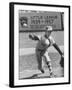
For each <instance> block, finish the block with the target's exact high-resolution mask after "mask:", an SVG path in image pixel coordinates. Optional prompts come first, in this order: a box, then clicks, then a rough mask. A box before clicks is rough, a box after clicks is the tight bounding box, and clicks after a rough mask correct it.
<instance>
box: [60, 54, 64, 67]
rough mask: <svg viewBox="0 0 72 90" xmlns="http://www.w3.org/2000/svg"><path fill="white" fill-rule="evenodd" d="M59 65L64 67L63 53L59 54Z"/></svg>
mask: <svg viewBox="0 0 72 90" xmlns="http://www.w3.org/2000/svg"><path fill="white" fill-rule="evenodd" d="M60 65H61V67H62V68H63V67H64V55H63V54H62V55H61V59H60Z"/></svg>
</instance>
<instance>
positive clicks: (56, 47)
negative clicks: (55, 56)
mask: <svg viewBox="0 0 72 90" xmlns="http://www.w3.org/2000/svg"><path fill="white" fill-rule="evenodd" d="M53 46H54V48H55V49H56V50H57V51H58V52H59V54H60V55H61V56H63V53H62V51H61V50H60V48H59V47H58V45H57V44H56V43H53Z"/></svg>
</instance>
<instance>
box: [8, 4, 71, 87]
mask: <svg viewBox="0 0 72 90" xmlns="http://www.w3.org/2000/svg"><path fill="white" fill-rule="evenodd" d="M10 4H11V5H13V11H14V13H13V14H14V17H12V18H13V19H14V28H13V29H14V60H13V64H14V66H11V68H13V67H14V68H13V69H12V72H13V74H12V73H11V72H10V75H11V74H12V76H11V77H12V79H13V82H12V83H13V84H11V85H10V86H11V87H15V86H38V85H39V86H40V85H55V84H56V85H57V84H69V83H70V48H69V47H70V6H61V5H47V4H46V5H45V4H28V3H10ZM19 10H39V11H57V12H64V56H65V57H64V59H65V61H64V77H59V78H45V79H27V80H25V79H24V80H19V76H18V70H19V16H18V15H19V14H18V11H19ZM10 29H11V28H10ZM11 30H12V29H11ZM11 62H12V61H11ZM11 62H10V65H11ZM10 79H11V78H10ZM10 83H11V80H10Z"/></svg>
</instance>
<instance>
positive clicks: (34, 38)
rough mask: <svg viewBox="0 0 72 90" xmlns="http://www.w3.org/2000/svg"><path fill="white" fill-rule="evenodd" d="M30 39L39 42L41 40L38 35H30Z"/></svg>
mask: <svg viewBox="0 0 72 90" xmlns="http://www.w3.org/2000/svg"><path fill="white" fill-rule="evenodd" d="M29 38H30V39H32V40H39V38H38V37H37V36H36V35H33V34H29Z"/></svg>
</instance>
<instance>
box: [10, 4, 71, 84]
mask: <svg viewBox="0 0 72 90" xmlns="http://www.w3.org/2000/svg"><path fill="white" fill-rule="evenodd" d="M69 8H70V7H69V6H54V5H47V4H46V6H45V4H43V5H42V4H24V3H20V4H19V3H11V9H10V10H11V17H12V18H13V19H12V18H11V30H12V29H13V34H14V35H13V36H14V37H13V39H14V48H13V49H14V54H13V55H14V60H13V61H10V65H11V63H12V64H14V66H12V65H11V66H10V68H11V69H10V70H12V72H13V73H12V74H11V73H10V74H11V75H10V78H11V80H13V81H12V82H11V86H28V85H31V86H32V85H34V86H35V85H45V84H46V85H51V84H61V83H63V84H64V83H69V82H70V81H69V79H70V77H69V73H70V71H69V69H70V68H69V64H70V60H69V43H70V42H69V41H68V40H69V31H70V28H69V23H70V21H69V13H70V12H69ZM12 13H13V15H12ZM13 22H14V24H13ZM12 24H13V25H12ZM12 26H13V27H12ZM11 35H12V34H11Z"/></svg>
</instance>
